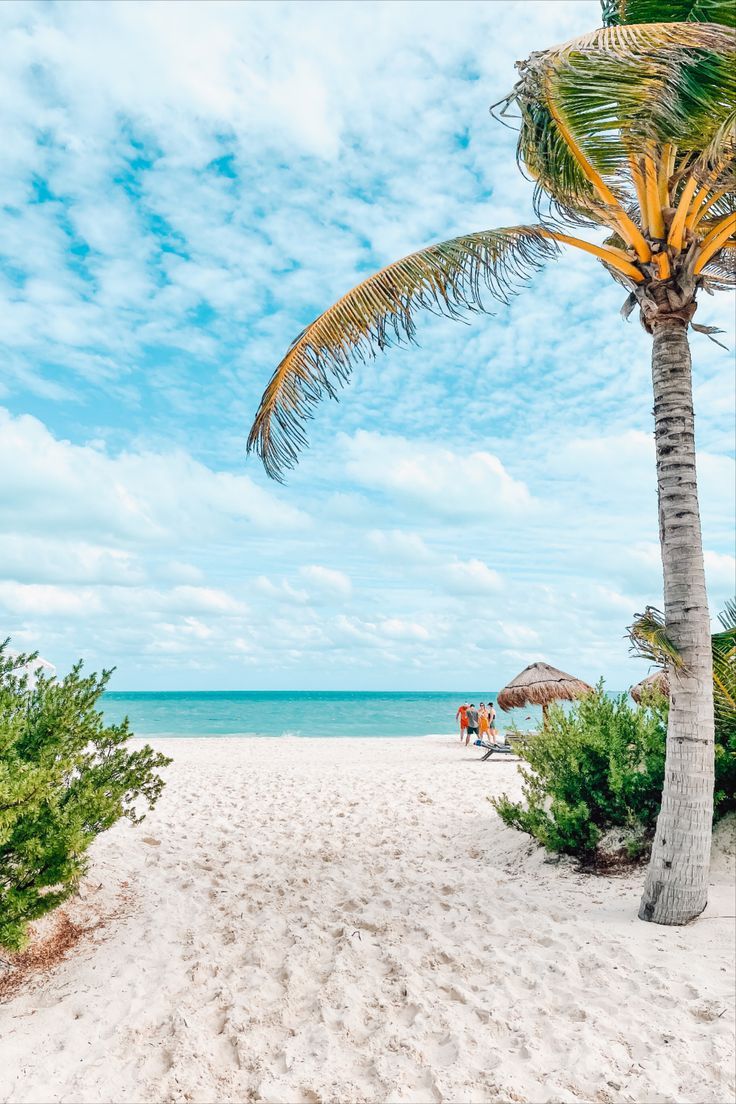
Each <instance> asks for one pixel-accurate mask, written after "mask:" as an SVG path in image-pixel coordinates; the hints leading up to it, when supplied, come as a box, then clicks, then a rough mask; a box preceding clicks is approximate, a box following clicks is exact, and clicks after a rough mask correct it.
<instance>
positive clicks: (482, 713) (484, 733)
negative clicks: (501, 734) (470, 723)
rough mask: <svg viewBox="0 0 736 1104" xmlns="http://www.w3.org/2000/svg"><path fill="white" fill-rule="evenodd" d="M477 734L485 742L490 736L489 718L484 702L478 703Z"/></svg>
mask: <svg viewBox="0 0 736 1104" xmlns="http://www.w3.org/2000/svg"><path fill="white" fill-rule="evenodd" d="M478 735H479V737H480V738H481V740H485V741H486V742H488V741H489V740H490V738H491V718H490V717H489V715H488V710H487V709H486V707H485V704H484V702H481V703H480V709H479V710H478Z"/></svg>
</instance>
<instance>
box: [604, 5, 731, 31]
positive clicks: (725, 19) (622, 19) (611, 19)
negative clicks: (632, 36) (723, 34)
mask: <svg viewBox="0 0 736 1104" xmlns="http://www.w3.org/2000/svg"><path fill="white" fill-rule="evenodd" d="M601 8H602V10H603V23H604V25H605V26H607V27H617V26H620V25H622V24H626V23H684V22H688V23H723V24H724V25H725V26H727V27H733V26H736V5H734V3H733V0H602V3H601Z"/></svg>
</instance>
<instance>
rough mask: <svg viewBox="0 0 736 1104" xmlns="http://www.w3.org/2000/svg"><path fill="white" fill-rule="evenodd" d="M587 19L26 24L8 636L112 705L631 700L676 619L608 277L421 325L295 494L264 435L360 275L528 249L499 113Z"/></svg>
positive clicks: (163, 14) (233, 11) (642, 360)
mask: <svg viewBox="0 0 736 1104" xmlns="http://www.w3.org/2000/svg"><path fill="white" fill-rule="evenodd" d="M599 24H600V14H599V7H598V4H597V3H593V2H588V0H578V2H553V0H541V2H536V0H525V2H516V3H514V2H508V0H504V2H493V0H492V2H477V3H463V2H458V0H455V2H454V3H452V4H446V3H430V2H424V0H413V2H409V3H402V2H400V0H391V2H389V3H373V2H358V3H353V2H350V0H347V2H342V3H329V2H328V3H321V2H315V0H308V2H298V3H283V2H278V0H276V2H274V0H268V2H267V3H222V4H221V3H217V2H216V0H214V2H213V0H208V2H207V3H206V4H204V3H177V2H172V0H166V2H165V3H155V2H154V3H137V2H136V0H128V2H125V3H105V2H100V3H95V4H89V3H74V2H72V3H60V4H57V3H48V2H42V3H34V2H23V3H14V2H12V0H11V2H8V0H6V2H5V3H3V4H2V5H0V34H1V35H2V41H3V66H2V71H1V72H0V133H1V134H2V147H3V155H2V158H1V159H0V298H1V299H2V302H1V303H0V343H1V344H2V357H1V358H0V472H2V476H1V477H0V636H2V637H4V636H10V637H11V638H12V647H14V648H16V649H23V650H36V649H37V650H39V651H40V653H41V654H42V655H43V656H44V657H46V658H47V659H49V660H50V661H52V662H53V663H54V664H56V665H57V667H58V668H59V669H60V671H65V670H67V669H68V668H69V666H70V665H71V664H72V663H73V662H74V661H75V660H76V659H78V658H82V659H83V660H84V662H85V665H86V666H87V667H89V668H91V669H95V670H99V669H101V668H103V667H104V668H110V667H113V666H114V667H116V669H117V670H116V674H115V676H114V680H113V684H112V688H114V689H118V690H126V689H130V690H133V689H143V690H157V689H246V690H247V689H257V688H263V689H289V688H294V689H310V688H314V689H365V690H375V689H389V690H390V689H396V690H398V689H415V690H445V689H447V690H451V689H458V690H460V689H463V688H472V687H473V686H478V685H483V686H491V687H500V686H501V685H503V684H504V683H505V682H506V681H508V679H510V678H511V677H513V676H514V675H515V674H516V673H517V672H518V671H519V670H520V669H521V668H522V667H524V666H526V664H527V663H530V662H532V661H534V660H537V659H543V660H546V661H547V662H551V663H553V664H555V665H556V666H559V667H562V668H563V669H565V670H568V671H570V672H572V673H574V674H575V675H578V676H580V677H582V678H584V679H586V680H588V681H591V682H592V681H594V680H596V679H597V678H599V677H600V676H604V677H605V678H606V680H607V684H608V686H609V687H611V688H614V689H618V688H625V687H626V686H628V685H630V684H631V683H632V682H634V681H637V680H638V679H639V678H641V677H643V675H644V674H646V672H647V668H646V666H645V665H644V664H643V663H642V661H637V660H635V659H632V658H631V657H630V656H629V654H628V645H627V641H626V640H625V635H624V634H625V629H626V626H627V625H628V624H629V623H630V622H631V620H632V618H633V615H634V614H635V613H637V612H639V611H640V610H642V609H643V607H644V605H645V604H647V603H653V604H655V605H661V568H660V559H659V549H658V543H657V520H656V514H657V509H656V480H655V470H654V451H653V441H652V416H651V408H652V397H651V381H650V374H649V357H650V339H649V338H648V336H647V335H646V334H645V333H644V331H643V330H642V329H641V327H640V326H639V324H638V322H637V321H636V319H635V318H632V320H631V321H629V322H624V321H623V320H622V319H621V317H620V315H619V309H620V307H621V305H622V300H623V298H624V297H625V293H624V292H623V290H622V289H621V288H620V287H619V286H617V285H616V284H614V283H613V282H612V281H611V279H610V277H609V276H608V275H607V273H606V272H605V270H604V269H603V268H602V267H601V266H600V265H599V264H598V262H596V261H595V260H594V259H593V258H592V257H590V256H588V255H583V254H579V253H578V254H577V255H573V254H572V253H570V254H566V255H565V256H563V257H561V258H560V259H559V260H554V261H551V262H550V264H549V266H548V267H547V268H546V269H545V270H544V271H543V272H541V273H540V274H539V275H537V276H535V277H534V279H533V280H532V281H531V282H530V284H529V286H528V287H527V288H525V289H523V290H522V292H521V294H520V295H519V296H518V297H517V298H515V299H514V300H513V302H512V304H511V305H510V306H509V307H504V306H499V305H496V306H494V308H493V310H494V313H493V315H492V316H475V317H472V318H471V319H470V321H469V323H468V324H459V323H457V322H454V321H452V320H449V319H441V318H436V317H434V316H432V315H429V316H427V317H426V318H422V319H421V320H420V323H419V325H418V330H417V345H416V346H413V347H403V348H394V349H391V350H390V351H389V352H388V353H387V354H385V355H380V356H379V357H377V358H376V359H375V360H374V361H369V362H368V363H367V364H366V365H365V366H363V367H361V369H360V370H359V371H357V372H356V373H355V375H354V378H353V381H352V383H351V385H350V386H349V387H348V388H347V389H346V390H345V392H344V393H343V395H342V396H341V401H340V402H339V403H333V402H330V401H328V402H325V403H324V404H323V406H322V407H321V408H320V409H319V410H318V411H317V413H316V416H315V419H314V421H313V422H312V423H311V424H310V440H311V447H310V449H309V450H308V451H307V452H305V453H304V455H303V458H302V461H301V463H300V464H299V466H298V468H297V469H296V470H295V471H294V472H293V473H291V474H290V476H289V478H288V481H287V483H286V485H285V486H280V485H278V484H276V483H273V482H272V481H270V480H269V479H268V478H267V477H266V475H265V474H264V472H263V470H262V468H261V467H260V465H259V462H258V461H257V459H256V458H254V457H249V458H246V455H245V440H246V437H247V433H248V429H249V427H250V423H251V421H252V418H253V415H254V413H255V410H256V407H257V405H258V400H259V398H260V395H261V392H262V391H263V388H264V386H265V384H266V382H267V381H268V378H269V376H270V374H271V372H272V371H273V369H274V367H275V365H276V364H277V363H278V361H279V360H280V359H281V356H282V355H283V353H284V352H285V350H286V348H287V347H288V345H289V343H290V342H291V340H292V339H293V338H294V337H295V336H296V335H297V334H298V333H299V332H300V330H301V329H303V327H304V326H305V325H306V324H308V323H309V322H310V321H311V320H312V319H313V318H315V317H316V316H317V315H318V314H319V313H320V312H321V311H322V310H324V309H325V308H326V307H328V306H329V305H330V304H331V303H332V302H333V301H334V300H335V299H336V298H338V297H339V296H340V295H341V294H343V293H344V292H345V291H346V290H348V289H349V288H350V287H352V286H354V285H355V284H356V283H357V282H359V280H360V279H361V278H364V277H365V276H366V275H368V274H369V273H370V272H372V271H374V270H376V269H377V268H380V267H381V266H382V265H384V264H386V263H388V262H389V261H391V260H394V259H396V258H398V257H400V256H402V255H403V254H405V253H408V252H410V251H412V250H413V249H416V248H418V247H420V246H422V245H426V244H429V243H431V242H433V241H441V240H443V239H446V238H449V237H452V236H454V235H456V234H459V233H463V232H468V231H473V230H483V229H489V228H493V227H497V226H507V225H514V224H517V223H519V222H528V221H533V220H534V216H533V213H532V207H531V188H530V185H529V184H528V183H527V182H526V181H525V180H524V178H523V177H522V176H521V174H520V173H519V171H518V169H517V166H516V162H515V155H514V148H515V135H514V133H513V132H512V131H511V130H509V129H507V128H505V127H503V126H502V125H500V124H499V123H498V122H495V121H494V120H493V119H492V118H491V116H490V115H489V111H488V108H489V106H490V105H491V104H492V103H494V102H495V101H497V100H498V99H499V98H500V97H501V96H503V94H504V93H505V92H507V91H508V90H509V88H510V87H511V86H512V85H513V82H514V77H515V70H514V63H515V61H517V60H518V59H521V58H524V57H526V56H527V55H528V54H529V53H531V52H532V51H533V50H537V49H541V48H544V47H546V46H550V45H552V44H554V43H556V42H559V41H562V40H564V39H566V38H569V37H572V36H573V35H576V34H578V33H583V32H585V31H587V30H590V29H593V28H594V27H596V26H598V25H599ZM732 316H733V301H732V300H731V301H729V300H728V297H725V296H722V297H721V298H720V299H717V298H706V299H705V300H704V301H703V302H702V303H701V304H700V307H699V310H698V316H697V318H698V321H700V322H702V323H712V324H717V325H720V326H722V327H723V328H724V330H725V331H726V334H725V336H724V338H723V340H724V341H725V342H726V344H727V345H728V347H729V351H728V352H727V351H724V350H723V349H721V348H719V347H718V346H717V345H715V344H713V343H712V342H710V341H709V340H708V339H707V338H706V337H705V336H702V335H697V334H695V335H693V342H692V344H693V357H694V372H695V402H696V412H697V435H698V449H699V480H700V487H701V507H702V519H703V535H704V545H705V549H706V551H705V557H706V571H707V576H708V584H709V593H710V602H711V608H712V611H713V613H714V614H715V613H716V612H717V611H718V610H719V609H720V608H722V606H723V603H724V601H725V599H726V598H728V597H729V596H730V595H731V594H732V593H733V589H734V567H735V563H734V558H733V536H732V534H733V524H734V518H733V509H734V466H733V459H732V448H733V402H734V396H733V386H734V364H733V349H734V332H733V330H734V326H733V317H732Z"/></svg>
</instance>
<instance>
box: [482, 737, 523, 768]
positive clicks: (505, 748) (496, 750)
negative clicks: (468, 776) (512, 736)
mask: <svg viewBox="0 0 736 1104" xmlns="http://www.w3.org/2000/svg"><path fill="white" fill-rule="evenodd" d="M475 746H476V747H480V748H484V749H485V755H482V756H481V758H480V759H479V760H478V762H479V763H485V761H486V759H490V758H491V756H492V755H513V754H514V745H513V743H504V744H490V743H488V742H487V741H486V740H476V741H475Z"/></svg>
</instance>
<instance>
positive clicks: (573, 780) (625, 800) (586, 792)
mask: <svg viewBox="0 0 736 1104" xmlns="http://www.w3.org/2000/svg"><path fill="white" fill-rule="evenodd" d="M666 734H667V703H666V701H664V700H663V699H662V698H650V699H649V700H648V701H647V702H646V703H645V704H644V705H643V706H641V707H636V706H632V705H631V704H630V703H629V701H628V698H627V695H626V694H621V695H620V696H618V697H617V698H609V697H607V696H606V694H605V693H604V690H603V683H602V682H600V683H599V684H598V686H597V687H596V689H595V691H594V692H593V693H591V694H588V695H586V697H584V698H582V699H581V700H580V701H578V702H575V703H574V704H573V706H572V707H571V708H570V709H569V710H567V711H564V710H563V709H562V708H560V707H559V706H552V707H551V708H550V709H549V710H548V713H547V721H546V724H545V725H544V727H543V728H542V729H540V730H539V731H538V732H536V733H534V734H533V735H532V736H531V737H530V738H527V739H525V740H523V741H522V743H521V744H520V748H519V754H520V756H521V758H522V759H523V760H524V761H525V763H526V764H527V766H525V767H522V768H520V769H521V775H522V778H523V779H524V785H523V796H524V801H523V802H514V801H511V800H510V799H509V798H508V796H507V795H506V794H503V795H502V796H501V797H500V798H497V799H492V804H493V805H494V807H495V808H496V810H497V811H498V814H499V816H500V817H501V819H502V820H503V821H504V823H505V824H508V825H510V826H511V827H513V828H518V829H520V830H521V831H522V832H528V833H529V834H530V835H532V836H534V837H535V839H538V840H539V842H540V843H542V844H544V846H545V847H547V848H549V849H550V850H551V851H562V852H567V853H570V854H575V855H580V856H586V855H590V854H591V853H592V852H593V851H595V848H596V845H597V843H598V841H599V839H600V838H601V836H602V835H603V833H604V832H605V831H606V830H607V829H609V828H612V827H618V826H620V827H621V828H625V829H628V830H629V831H628V834H629V839H630V843H629V848H630V849H635V846H636V845H635V843H632V842H631V841H632V840H633V841H636V840H637V839H640V838H641V837H643V835H644V833H645V832H646V831H647V830H648V829H649V828H652V827H654V823H655V821H656V818H657V813H658V812H659V805H660V799H661V795H662V781H663V778H664V755H665V740H666Z"/></svg>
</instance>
